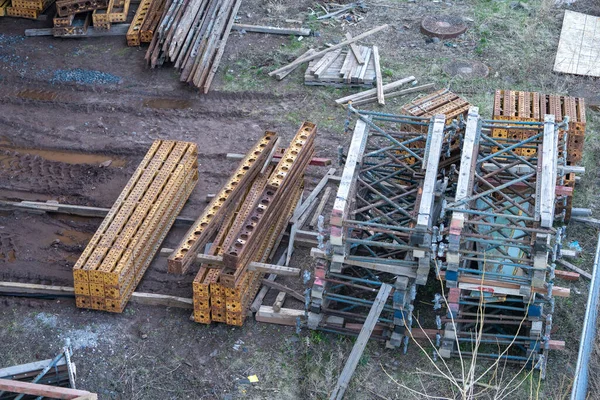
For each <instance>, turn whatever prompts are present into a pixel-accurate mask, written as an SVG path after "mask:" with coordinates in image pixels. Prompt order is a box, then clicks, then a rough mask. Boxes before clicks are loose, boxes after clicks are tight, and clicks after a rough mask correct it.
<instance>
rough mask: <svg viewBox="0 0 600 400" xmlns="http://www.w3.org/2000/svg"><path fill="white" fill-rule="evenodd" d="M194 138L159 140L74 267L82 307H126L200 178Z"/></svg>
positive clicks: (77, 291)
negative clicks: (178, 140) (189, 141)
mask: <svg viewBox="0 0 600 400" xmlns="http://www.w3.org/2000/svg"><path fill="white" fill-rule="evenodd" d="M197 156H198V153H197V148H196V145H195V144H193V143H188V142H176V141H162V140H157V141H155V142H154V143H153V144H152V146H151V148H150V150H149V151H148V153H147V154H146V156H145V157H144V159H143V160H142V162H141V164H140V165H139V167H138V168H137V170H136V171H135V173H134V174H133V177H132V178H131V179H130V180H129V182H128V183H127V185H126V186H125V188H124V189H123V191H122V192H121V194H120V196H119V198H118V199H117V201H116V202H115V203H114V205H113V207H112V208H111V209H110V211H109V213H108V215H107V216H106V218H105V219H104V221H103V222H102V224H101V225H100V228H98V230H97V231H96V233H95V234H94V236H93V237H92V239H91V240H90V242H89V243H88V245H87V247H86V248H85V250H84V252H83V254H82V255H81V257H80V258H79V260H78V261H77V263H76V264H75V266H74V267H73V277H74V281H75V285H74V287H75V296H76V303H77V307H80V308H91V309H95V310H105V311H111V312H122V311H123V309H124V308H125V305H126V304H127V301H128V300H129V298H130V297H131V294H132V293H133V291H134V289H135V287H136V286H137V285H138V283H139V282H140V280H141V278H142V276H143V275H144V272H145V271H146V269H147V268H148V265H150V262H151V261H152V259H153V258H154V255H155V254H156V252H157V251H158V248H159V246H160V244H161V242H162V241H163V239H164V238H165V236H166V235H167V233H168V231H169V229H170V228H171V226H172V225H173V223H174V221H175V218H176V216H177V214H179V212H180V211H181V209H182V208H183V205H184V204H185V202H186V200H187V199H188V197H189V195H190V194H191V192H192V190H193V188H194V186H195V185H196V182H197V181H198V170H197V166H198V164H197Z"/></svg>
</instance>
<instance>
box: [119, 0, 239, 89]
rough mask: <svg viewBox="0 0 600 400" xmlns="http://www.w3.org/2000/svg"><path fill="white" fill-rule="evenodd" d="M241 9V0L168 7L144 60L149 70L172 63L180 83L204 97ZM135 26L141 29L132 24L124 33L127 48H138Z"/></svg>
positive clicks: (211, 0)
mask: <svg viewBox="0 0 600 400" xmlns="http://www.w3.org/2000/svg"><path fill="white" fill-rule="evenodd" d="M144 1H146V0H143V2H142V4H141V5H140V8H141V7H142V5H143V4H144ZM153 1H157V0H153ZM240 5H241V0H224V1H222V0H193V1H185V2H177V1H172V2H169V3H167V5H166V7H164V11H163V12H162V16H161V18H160V23H159V25H158V27H157V29H156V31H154V37H152V42H151V43H150V47H149V48H148V52H147V53H146V60H147V61H148V63H149V64H150V65H151V66H152V67H156V66H160V65H162V64H163V63H165V62H172V63H174V67H175V68H176V69H177V70H178V71H180V72H181V77H180V80H181V81H182V82H188V83H190V84H192V85H194V86H196V87H198V88H201V89H202V90H203V91H204V93H207V92H208V90H209V88H210V85H211V82H212V80H213V78H214V76H215V74H216V72H217V68H218V67H219V63H220V61H221V58H222V57H223V53H224V51H225V44H226V43H227V39H228V38H229V34H230V32H231V27H232V26H233V22H234V20H235V16H236V14H237V12H238V10H239V7H240ZM134 24H135V25H134ZM138 26H139V27H140V29H141V26H142V24H141V23H138V22H136V21H135V20H134V23H132V25H131V28H130V31H129V32H128V33H127V43H128V44H129V45H130V46H133V45H138V44H139V42H137V41H136V40H135V37H134V36H135V33H136V31H135V29H137V27H138ZM130 35H131V36H130Z"/></svg>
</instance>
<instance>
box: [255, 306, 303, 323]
mask: <svg viewBox="0 0 600 400" xmlns="http://www.w3.org/2000/svg"><path fill="white" fill-rule="evenodd" d="M255 318H256V320H257V321H258V322H267V323H270V324H277V325H287V326H296V319H297V318H304V310H293V309H291V308H282V309H281V310H280V311H279V312H275V310H273V307H271V306H260V309H259V310H258V312H257V313H256V316H255Z"/></svg>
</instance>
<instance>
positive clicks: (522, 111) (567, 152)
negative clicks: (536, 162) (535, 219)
mask: <svg viewBox="0 0 600 400" xmlns="http://www.w3.org/2000/svg"><path fill="white" fill-rule="evenodd" d="M546 114H552V115H554V117H555V120H556V122H557V123H562V122H563V121H567V122H568V124H565V125H561V126H559V131H558V158H559V161H560V162H561V163H562V164H564V165H565V168H562V169H561V170H560V171H559V182H558V183H557V185H558V186H559V188H560V190H559V191H557V196H558V198H557V202H556V207H557V209H556V213H557V215H560V217H561V218H562V220H563V221H564V222H568V221H569V219H570V218H571V209H572V208H573V191H574V189H575V172H576V171H578V168H577V166H578V165H579V163H580V162H581V158H582V155H583V143H584V135H585V125H586V119H585V101H584V99H583V98H579V97H569V96H559V95H544V94H540V93H537V92H519V91H513V90H497V91H496V94H495V96H494V115H493V118H494V119H504V120H513V121H524V122H526V121H529V122H543V119H544V115H546ZM565 128H568V129H565ZM531 135H532V131H522V130H521V131H518V130H516V131H515V130H513V131H511V132H508V131H507V130H506V129H494V131H493V132H492V136H493V137H495V138H506V137H510V138H512V139H524V138H527V137H530V136H531ZM536 154H537V149H535V148H529V149H524V150H523V154H522V155H531V156H535V155H536Z"/></svg>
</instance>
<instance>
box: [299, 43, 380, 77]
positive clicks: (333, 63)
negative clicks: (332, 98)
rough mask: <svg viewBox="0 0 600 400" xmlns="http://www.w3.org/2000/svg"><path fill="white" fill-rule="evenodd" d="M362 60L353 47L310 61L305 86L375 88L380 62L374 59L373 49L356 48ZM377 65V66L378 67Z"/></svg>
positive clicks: (305, 75) (331, 52) (334, 51)
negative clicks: (357, 56)
mask: <svg viewBox="0 0 600 400" xmlns="http://www.w3.org/2000/svg"><path fill="white" fill-rule="evenodd" d="M356 47H357V50H356V51H357V54H359V56H360V60H359V59H357V58H356V56H355V53H354V51H352V48H351V47H348V48H347V49H337V50H333V51H330V52H328V53H326V54H324V55H323V56H322V57H319V58H315V59H314V60H312V61H310V63H309V64H308V68H307V69H306V73H305V74H304V84H305V85H311V86H334V87H344V86H350V87H354V86H356V87H373V85H375V83H376V81H377V80H376V74H375V71H376V69H377V68H379V60H375V57H372V54H373V48H371V47H365V46H356ZM376 64H377V65H376Z"/></svg>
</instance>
